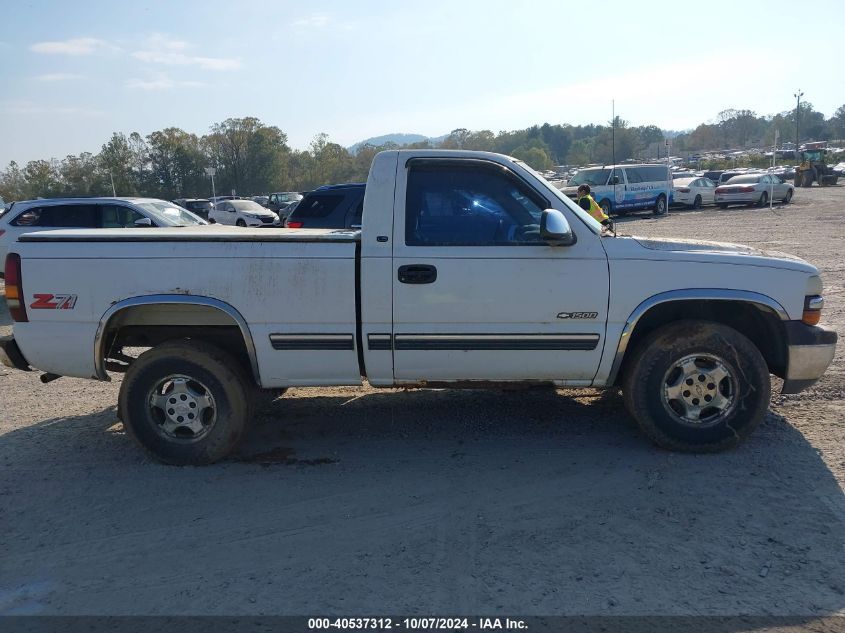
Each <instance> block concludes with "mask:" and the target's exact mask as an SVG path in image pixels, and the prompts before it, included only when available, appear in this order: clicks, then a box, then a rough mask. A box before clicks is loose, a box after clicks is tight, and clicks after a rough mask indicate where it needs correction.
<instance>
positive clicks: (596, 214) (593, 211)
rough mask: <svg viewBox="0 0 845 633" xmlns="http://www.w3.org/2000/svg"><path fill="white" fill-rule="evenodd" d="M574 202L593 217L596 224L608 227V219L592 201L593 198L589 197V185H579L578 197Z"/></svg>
mask: <svg viewBox="0 0 845 633" xmlns="http://www.w3.org/2000/svg"><path fill="white" fill-rule="evenodd" d="M575 202H577V203H578V206H579V207H581V208H582V209H584V211H586V212H587V213H589V214H590V215H591V216H593V219H595V220H596V222H601V223H602V226H607V227H609V226H610V218H609V217H608V216H607V214H606V213H605V212H604V210H603V209H602V208H601V207H600V206H599V205H598V203H597V202H596V201H595V200H593V196H591V195H590V185H581V186H580V187H578V197H577V198H576V199H575Z"/></svg>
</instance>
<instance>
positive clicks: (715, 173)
mask: <svg viewBox="0 0 845 633" xmlns="http://www.w3.org/2000/svg"><path fill="white" fill-rule="evenodd" d="M724 173H725V171H724V170H723V169H711V170H710V171H705V172H704V173H703V174H701V175H702V176H704V177H705V178H709V179H710V180H712V181H713V182H715V183H718V182H719V176H721V175H722V174H724Z"/></svg>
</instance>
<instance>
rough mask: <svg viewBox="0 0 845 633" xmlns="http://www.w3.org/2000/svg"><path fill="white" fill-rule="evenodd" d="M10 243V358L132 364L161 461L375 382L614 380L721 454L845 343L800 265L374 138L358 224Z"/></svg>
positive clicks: (143, 437)
mask: <svg viewBox="0 0 845 633" xmlns="http://www.w3.org/2000/svg"><path fill="white" fill-rule="evenodd" d="M11 251H12V252H11V253H10V255H9V256H8V258H7V260H6V263H5V276H6V299H7V302H8V305H9V308H10V313H11V315H12V318H13V320H14V321H15V323H14V333H13V336H12V337H6V338H5V339H3V340H2V344H0V358H2V360H3V362H4V363H5V364H7V365H9V366H12V367H16V368H18V369H23V370H30V369H31V368H38V369H40V370H42V371H44V372H46V373H45V374H44V375H43V376H42V380H43V381H44V382H48V381H49V380H51V379H54V378H56V377H58V376H79V377H88V378H95V379H99V380H109V372H110V371H111V372H125V377H124V378H123V382H122V385H121V389H120V396H119V405H118V414H119V416H120V418H121V419H122V420H123V422H124V425H125V427H126V429H127V430H128V432H129V433H130V434H131V435H132V436H133V437H134V438H135V439H136V440H138V442H139V443H140V444H141V445H143V446H144V447H145V448H147V449H148V450H150V451H151V452H152V453H153V454H154V455H155V456H156V457H158V458H159V459H161V460H163V461H165V462H169V463H174V464H203V463H209V462H213V461H215V460H218V459H220V458H222V457H224V456H226V455H227V454H228V453H229V452H231V451H232V449H233V448H234V447H235V446H236V444H237V443H238V440H239V438H240V437H241V434H242V432H243V430H244V428H245V426H246V425H247V423H248V422H249V419H250V417H251V414H252V413H251V412H252V410H253V409H252V408H253V402H254V400H255V398H256V397H258V396H259V395H260V394H261V392H262V391H266V390H273V391H274V392H275V393H278V392H279V390H282V389H284V388H287V387H294V386H295V387H304V386H320V385H360V384H361V383H362V381H363V380H364V378H366V380H368V381H369V383H370V384H371V385H373V386H376V387H396V386H413V387H432V388H435V387H436V388H443V387H457V388H475V387H490V386H493V387H501V386H518V385H543V384H545V385H554V386H557V387H587V386H592V387H607V388H611V387H621V389H622V390H623V393H624V402H625V405H626V408H627V409H628V411H629V413H630V414H631V415H632V416H633V417H634V418H635V419H636V420H637V421H638V423H639V425H640V426H641V428H642V429H643V431H644V432H645V433H646V434H647V435H648V436H649V437H650V438H651V439H652V440H653V441H655V442H656V443H657V444H659V445H661V446H664V447H667V448H670V449H674V450H682V451H694V452H702V451H716V450H721V449H725V448H728V447H731V446H734V445H735V444H737V443H738V442H740V441H741V440H743V439H744V438H745V437H747V436H748V435H749V433H750V432H751V431H752V430H753V429H754V427H755V426H756V425H757V424H758V423H759V422H760V420H761V419H762V418H763V416H764V415H765V412H766V410H767V408H768V406H769V398H770V390H771V385H770V374H774V375H776V376H780V377H782V378H783V379H784V383H783V390H784V392H786V393H794V392H796V391H799V390H801V389H804V388H806V387H808V386H810V385H812V384H813V383H814V382H815V381H816V380H818V378H819V377H820V376H821V375H822V374H823V373H824V371H825V369H826V368H827V367H828V365H829V364H830V362H831V360H832V358H833V353H834V347H835V344H836V333H835V332H833V331H831V330H828V329H825V328H822V327H818V326H817V323H818V322H819V318H820V312H821V308H822V306H823V303H824V301H823V299H822V296H821V295H822V282H821V279H820V278H819V273H818V270H817V269H816V268H815V267H813V266H812V265H810V264H808V263H806V262H804V261H802V260H800V259H797V258H795V257H791V256H788V255H783V254H777V253H767V252H763V251H760V250H757V249H754V248H749V247H744V246H737V245H730V244H719V243H713V242H694V241H671V240H658V239H641V238H636V237H622V236H620V237H616V236H615V235H614V234H613V233H611V232H608V231H606V230H603V228H602V227H601V226H600V225H599V224H598V223H597V222H596V221H594V220H593V219H592V218H590V217H589V216H588V215H587V214H585V213H584V212H583V211H582V210H581V209H580V208H578V207H577V206H576V205H575V204H574V203H572V202H571V201H570V200H569V199H568V198H567V197H566V196H564V195H563V194H561V193H560V192H559V191H558V190H557V189H555V188H554V187H552V186H550V185H549V184H548V183H547V182H546V181H545V180H544V179H543V178H542V177H540V176H539V175H538V174H537V173H535V172H534V171H533V170H531V169H530V168H529V167H527V166H526V165H525V164H524V163H521V162H519V161H516V160H514V159H512V158H509V157H506V156H501V155H497V154H489V153H479V152H463V151H460V152H448V151H436V150H426V151H388V152H383V153H381V154H379V155H378V156H376V158H375V160H374V162H373V165H372V167H371V170H370V174H369V178H368V180H367V186H366V196H365V201H364V220H363V229H362V230H361V231H332V230H286V229H280V230H274V231H267V230H261V229H254V230H253V229H238V230H234V229H231V230H227V229H221V228H220V227H193V228H173V229H161V228H158V229H155V230H149V229H144V228H135V229H114V230H111V229H110V230H63V231H48V232H42V233H33V234H27V235H23V236H21V237H20V238H19V239H18V241H17V242H16V243H15V244H13V245H12V248H11ZM136 348H149V349H147V351H144V352H143V353H141V354H140V355H138V356H137V357H134V356H133V355H131V354H130V353H129V352H130V351H131V350H132V349H136ZM396 397H397V398H401V395H397V396H396Z"/></svg>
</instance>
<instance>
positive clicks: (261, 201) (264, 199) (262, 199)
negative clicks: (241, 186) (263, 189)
mask: <svg viewBox="0 0 845 633" xmlns="http://www.w3.org/2000/svg"><path fill="white" fill-rule="evenodd" d="M269 199H270V198H269V197H268V196H252V198H251V200H252V201H253V202H257V203H258V204H260V205H261V206H262V207H264V208H265V209H266V208H268V207H267V204H268V201H269Z"/></svg>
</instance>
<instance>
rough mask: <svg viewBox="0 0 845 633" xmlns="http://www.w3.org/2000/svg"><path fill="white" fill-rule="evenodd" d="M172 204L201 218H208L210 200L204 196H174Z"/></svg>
mask: <svg viewBox="0 0 845 633" xmlns="http://www.w3.org/2000/svg"><path fill="white" fill-rule="evenodd" d="M173 204H178V205H179V206H180V207H182V208H183V209H187V210H188V211H190V212H192V213H195V214H197V215H198V216H200V217H201V218H202V219H203V220H207V219H208V212H209V211H211V200H208V199H206V198H176V199H175V200H174V201H173Z"/></svg>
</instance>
